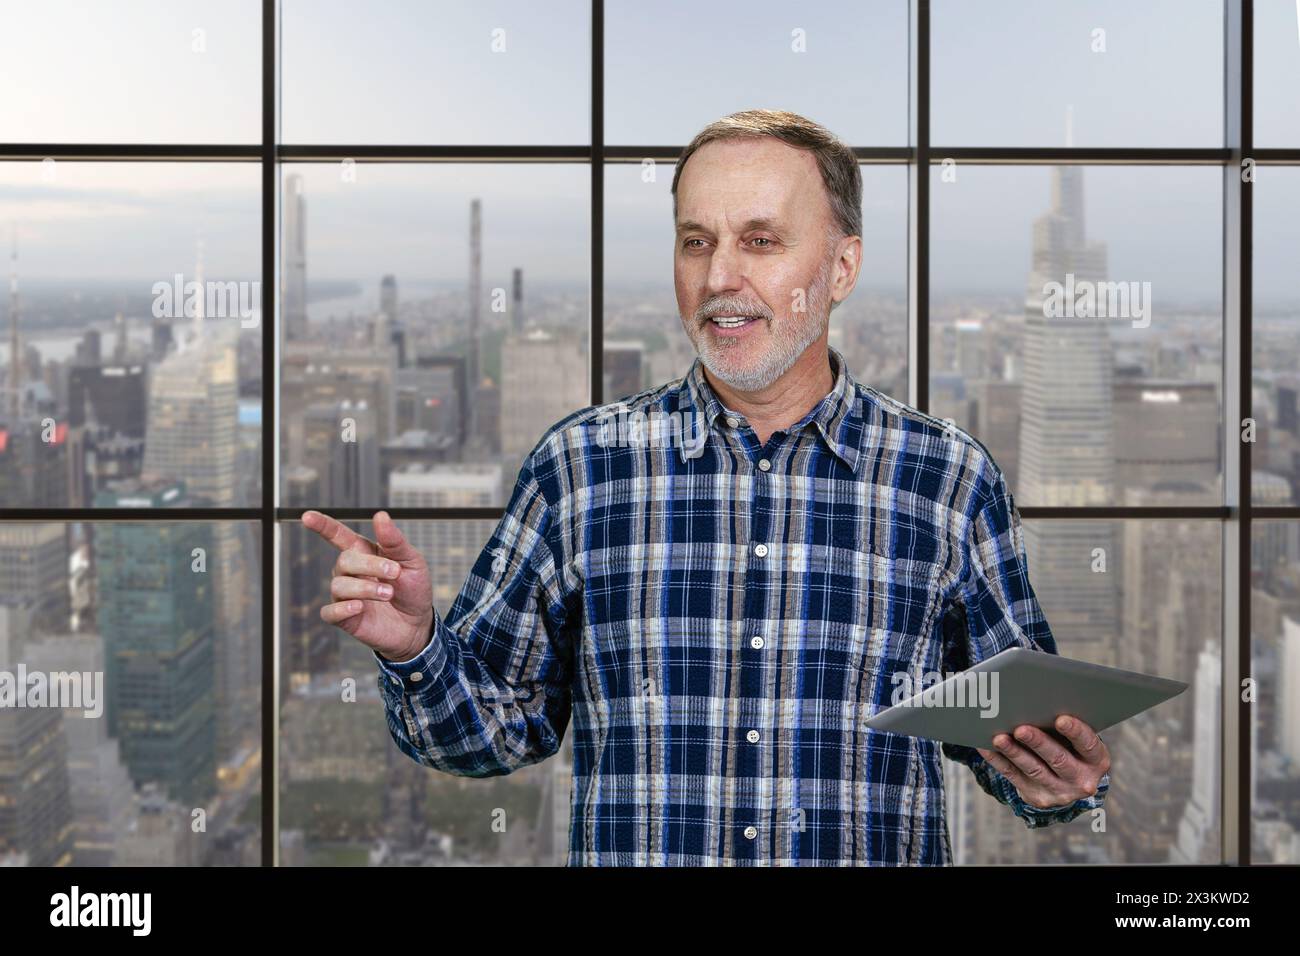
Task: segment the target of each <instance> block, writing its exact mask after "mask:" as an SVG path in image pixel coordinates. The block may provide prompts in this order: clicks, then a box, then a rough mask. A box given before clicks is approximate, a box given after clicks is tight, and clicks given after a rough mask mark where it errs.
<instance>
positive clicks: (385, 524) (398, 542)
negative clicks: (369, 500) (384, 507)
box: [373, 511, 422, 566]
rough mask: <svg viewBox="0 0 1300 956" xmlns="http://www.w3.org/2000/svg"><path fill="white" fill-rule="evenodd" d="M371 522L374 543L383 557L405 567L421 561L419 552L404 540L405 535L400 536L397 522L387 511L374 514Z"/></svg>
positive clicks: (400, 532)
mask: <svg viewBox="0 0 1300 956" xmlns="http://www.w3.org/2000/svg"><path fill="white" fill-rule="evenodd" d="M373 521H374V525H375V541H376V542H377V543H378V544H379V548H380V550H381V551H383V553H384V554H385V555H387V556H388V557H390V558H392V559H393V560H394V561H397V562H399V563H400V564H402V565H407V566H409V565H411V564H412V563H415V562H419V561H420V560H422V559H421V557H420V552H419V551H418V550H417V549H416V547H415V546H414V545H413V544H411V542H410V541H408V540H407V539H406V535H404V534H402V531H401V529H400V528H398V527H397V522H395V521H394V520H393V517H392V515H390V514H389V513H388V512H387V511H377V512H375V517H374V519H373Z"/></svg>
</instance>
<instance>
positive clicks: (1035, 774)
mask: <svg viewBox="0 0 1300 956" xmlns="http://www.w3.org/2000/svg"><path fill="white" fill-rule="evenodd" d="M993 745H994V746H995V747H997V748H998V753H1000V754H1001V755H1002V756H1003V757H1005V758H1006V759H1007V760H1010V761H1011V762H1012V763H1013V764H1015V765H1016V769H1018V770H1019V771H1020V772H1021V773H1022V774H1024V775H1025V777H1026V778H1027V779H1029V780H1033V781H1034V782H1036V783H1047V782H1048V781H1049V780H1050V779H1051V777H1052V772H1051V770H1049V769H1048V768H1047V766H1046V765H1045V764H1044V763H1043V762H1042V761H1041V760H1039V759H1038V758H1037V757H1035V756H1034V755H1033V753H1031V752H1030V751H1028V750H1026V749H1025V748H1024V747H1022V746H1020V744H1018V743H1016V742H1015V741H1014V740H1012V739H1011V737H1010V736H1008V735H1007V734H998V735H997V736H996V737H994V738H993Z"/></svg>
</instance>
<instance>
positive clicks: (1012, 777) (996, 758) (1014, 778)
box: [975, 747, 1029, 790]
mask: <svg viewBox="0 0 1300 956" xmlns="http://www.w3.org/2000/svg"><path fill="white" fill-rule="evenodd" d="M975 749H976V750H978V751H979V752H980V755H981V756H982V757H983V758H984V759H985V760H987V761H988V764H989V766H990V767H992V768H993V769H994V770H996V771H997V772H998V773H1000V774H1002V776H1004V777H1006V778H1007V779H1008V780H1009V781H1011V785H1012V786H1014V787H1015V788H1016V789H1017V790H1019V789H1020V786H1021V785H1023V784H1028V783H1029V781H1028V780H1026V779H1025V776H1024V774H1022V773H1021V772H1020V770H1019V769H1018V768H1017V767H1016V765H1015V764H1013V763H1012V762H1011V761H1010V760H1008V759H1007V758H1006V757H1004V756H1002V755H1001V754H1000V753H998V752H997V751H994V750H985V749H983V748H982V747H976V748H975Z"/></svg>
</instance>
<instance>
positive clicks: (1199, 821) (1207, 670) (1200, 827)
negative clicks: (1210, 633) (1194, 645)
mask: <svg viewBox="0 0 1300 956" xmlns="http://www.w3.org/2000/svg"><path fill="white" fill-rule="evenodd" d="M1220 666H1221V664H1220V657H1219V647H1218V643H1217V640H1209V641H1206V643H1205V647H1204V649H1203V650H1202V651H1201V655H1200V658H1199V660H1198V662H1197V667H1196V677H1195V678H1194V682H1193V684H1192V692H1193V705H1194V707H1195V716H1194V718H1193V721H1194V723H1193V726H1192V734H1191V741H1192V747H1193V753H1192V792H1191V795H1190V796H1189V797H1188V799H1187V803H1186V804H1185V805H1184V807H1183V815H1182V818H1181V819H1180V820H1179V822H1178V838H1177V840H1176V842H1175V843H1174V845H1173V846H1172V847H1171V848H1170V850H1169V862H1170V863H1178V864H1183V865H1192V864H1201V863H1219V862H1222V859H1221V854H1220V851H1219V811H1220V803H1219V796H1220V792H1219V773H1220V757H1221V755H1222V748H1221V747H1220V739H1219V738H1220V733H1219V707H1220V690H1221V686H1222V685H1221V683H1220ZM1252 723H1253V721H1252Z"/></svg>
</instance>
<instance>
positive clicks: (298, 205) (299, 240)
mask: <svg viewBox="0 0 1300 956" xmlns="http://www.w3.org/2000/svg"><path fill="white" fill-rule="evenodd" d="M282 208H283V216H284V247H283V257H284V262H283V265H282V271H281V273H280V277H281V282H282V285H281V287H280V309H281V312H282V317H283V323H284V338H285V340H286V341H288V340H301V339H305V338H307V200H306V198H305V197H304V196H303V186H302V176H300V175H299V174H297V173H290V174H289V175H288V176H287V177H285V181H284V202H283V206H282Z"/></svg>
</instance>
